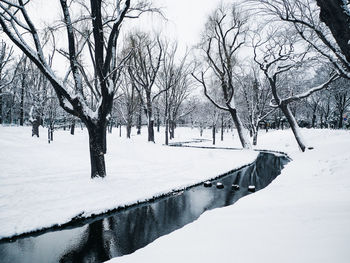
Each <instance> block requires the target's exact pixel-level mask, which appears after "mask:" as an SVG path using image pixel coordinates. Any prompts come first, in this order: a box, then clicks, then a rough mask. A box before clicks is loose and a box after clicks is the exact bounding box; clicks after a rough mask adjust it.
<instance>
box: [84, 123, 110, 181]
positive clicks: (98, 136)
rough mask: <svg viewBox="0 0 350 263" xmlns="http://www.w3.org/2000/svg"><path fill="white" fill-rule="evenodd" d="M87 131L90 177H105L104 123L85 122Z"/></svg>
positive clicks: (105, 148)
mask: <svg viewBox="0 0 350 263" xmlns="http://www.w3.org/2000/svg"><path fill="white" fill-rule="evenodd" d="M86 127H87V129H88V132H89V146H90V163H91V178H95V177H105V176H106V165H105V158H104V155H105V153H106V150H107V147H106V133H107V125H106V123H98V124H95V123H91V122H89V123H86Z"/></svg>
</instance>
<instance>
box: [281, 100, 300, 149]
mask: <svg viewBox="0 0 350 263" xmlns="http://www.w3.org/2000/svg"><path fill="white" fill-rule="evenodd" d="M280 108H281V110H282V112H283V114H284V116H286V118H287V121H288V123H289V125H290V127H291V129H292V131H293V134H294V137H295V139H296V141H297V143H298V145H299V148H300V149H301V151H303V152H304V151H305V149H306V144H305V142H304V139H303V137H302V136H301V133H300V128H299V126H298V123H297V121H296V120H295V118H294V116H293V114H292V112H291V110H290V108H289V106H288V105H284V104H282V105H280Z"/></svg>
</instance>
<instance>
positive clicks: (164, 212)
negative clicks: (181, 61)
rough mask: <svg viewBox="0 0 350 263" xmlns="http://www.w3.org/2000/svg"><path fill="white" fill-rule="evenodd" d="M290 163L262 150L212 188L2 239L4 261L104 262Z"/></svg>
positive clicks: (231, 199)
mask: <svg viewBox="0 0 350 263" xmlns="http://www.w3.org/2000/svg"><path fill="white" fill-rule="evenodd" d="M287 162H288V160H287V158H285V157H276V156H275V155H273V154H271V153H260V154H259V157H258V159H257V161H256V162H255V163H254V164H252V165H250V166H247V167H245V168H243V169H241V170H239V171H236V172H234V173H231V174H229V175H227V176H225V177H223V178H220V179H217V180H214V181H213V186H212V187H210V188H205V187H203V186H202V185H200V186H196V187H193V188H191V189H188V190H186V191H183V192H180V193H176V194H174V195H172V196H168V197H165V198H161V199H160V200H157V201H155V202H151V203H147V204H143V205H140V206H137V207H133V208H129V209H126V210H124V211H119V212H116V213H115V214H112V215H108V216H105V217H104V218H102V219H101V218H99V219H95V220H90V222H89V223H88V224H86V225H84V226H74V225H73V226H70V227H69V228H66V229H63V230H60V231H54V232H47V233H44V234H41V235H37V236H28V237H22V238H19V239H17V240H15V241H13V242H1V241H0V259H1V262H36V263H37V262H102V261H106V260H108V259H110V258H112V257H117V256H121V255H125V254H130V253H132V252H134V251H135V250H137V249H139V248H142V247H144V246H146V245H147V244H149V243H150V242H152V241H153V240H155V239H156V238H158V237H160V236H162V235H165V234H168V233H170V232H172V231H174V230H176V229H179V228H181V227H183V226H184V225H186V224H188V223H190V222H193V221H194V220H196V219H197V218H198V217H199V216H200V215H201V214H202V213H203V212H204V211H206V210H209V209H214V208H217V207H223V206H228V205H231V204H233V203H234V202H236V201H237V200H238V199H239V198H241V197H242V196H244V195H247V194H249V193H250V192H249V191H248V186H249V185H255V187H256V191H258V190H260V189H262V188H264V187H266V186H267V185H268V184H269V183H270V182H271V181H272V180H273V179H275V178H276V176H277V175H278V174H280V171H281V169H282V168H283V166H284V165H285V164H286V163H287ZM216 182H221V183H223V185H224V188H223V189H217V188H216V187H215V184H216ZM232 184H237V185H239V186H240V188H239V190H233V189H232Z"/></svg>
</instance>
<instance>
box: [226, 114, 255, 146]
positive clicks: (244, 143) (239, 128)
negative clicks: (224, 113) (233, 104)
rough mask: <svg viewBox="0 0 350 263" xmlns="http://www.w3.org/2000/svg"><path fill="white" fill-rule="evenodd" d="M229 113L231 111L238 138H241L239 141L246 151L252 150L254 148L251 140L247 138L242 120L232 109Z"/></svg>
mask: <svg viewBox="0 0 350 263" xmlns="http://www.w3.org/2000/svg"><path fill="white" fill-rule="evenodd" d="M229 111H230V114H231V117H232V120H233V122H234V124H235V126H236V129H237V133H238V137H239V140H240V141H241V144H242V147H243V148H244V149H251V148H252V146H251V144H250V142H249V139H248V138H247V135H246V134H245V133H244V128H243V124H242V122H241V120H240V118H239V117H238V114H237V110H236V109H232V108H230V109H229Z"/></svg>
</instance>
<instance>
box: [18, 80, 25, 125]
mask: <svg viewBox="0 0 350 263" xmlns="http://www.w3.org/2000/svg"><path fill="white" fill-rule="evenodd" d="M23 124H24V84H23V83H22V90H21V103H20V113H19V125H20V126H23Z"/></svg>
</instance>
